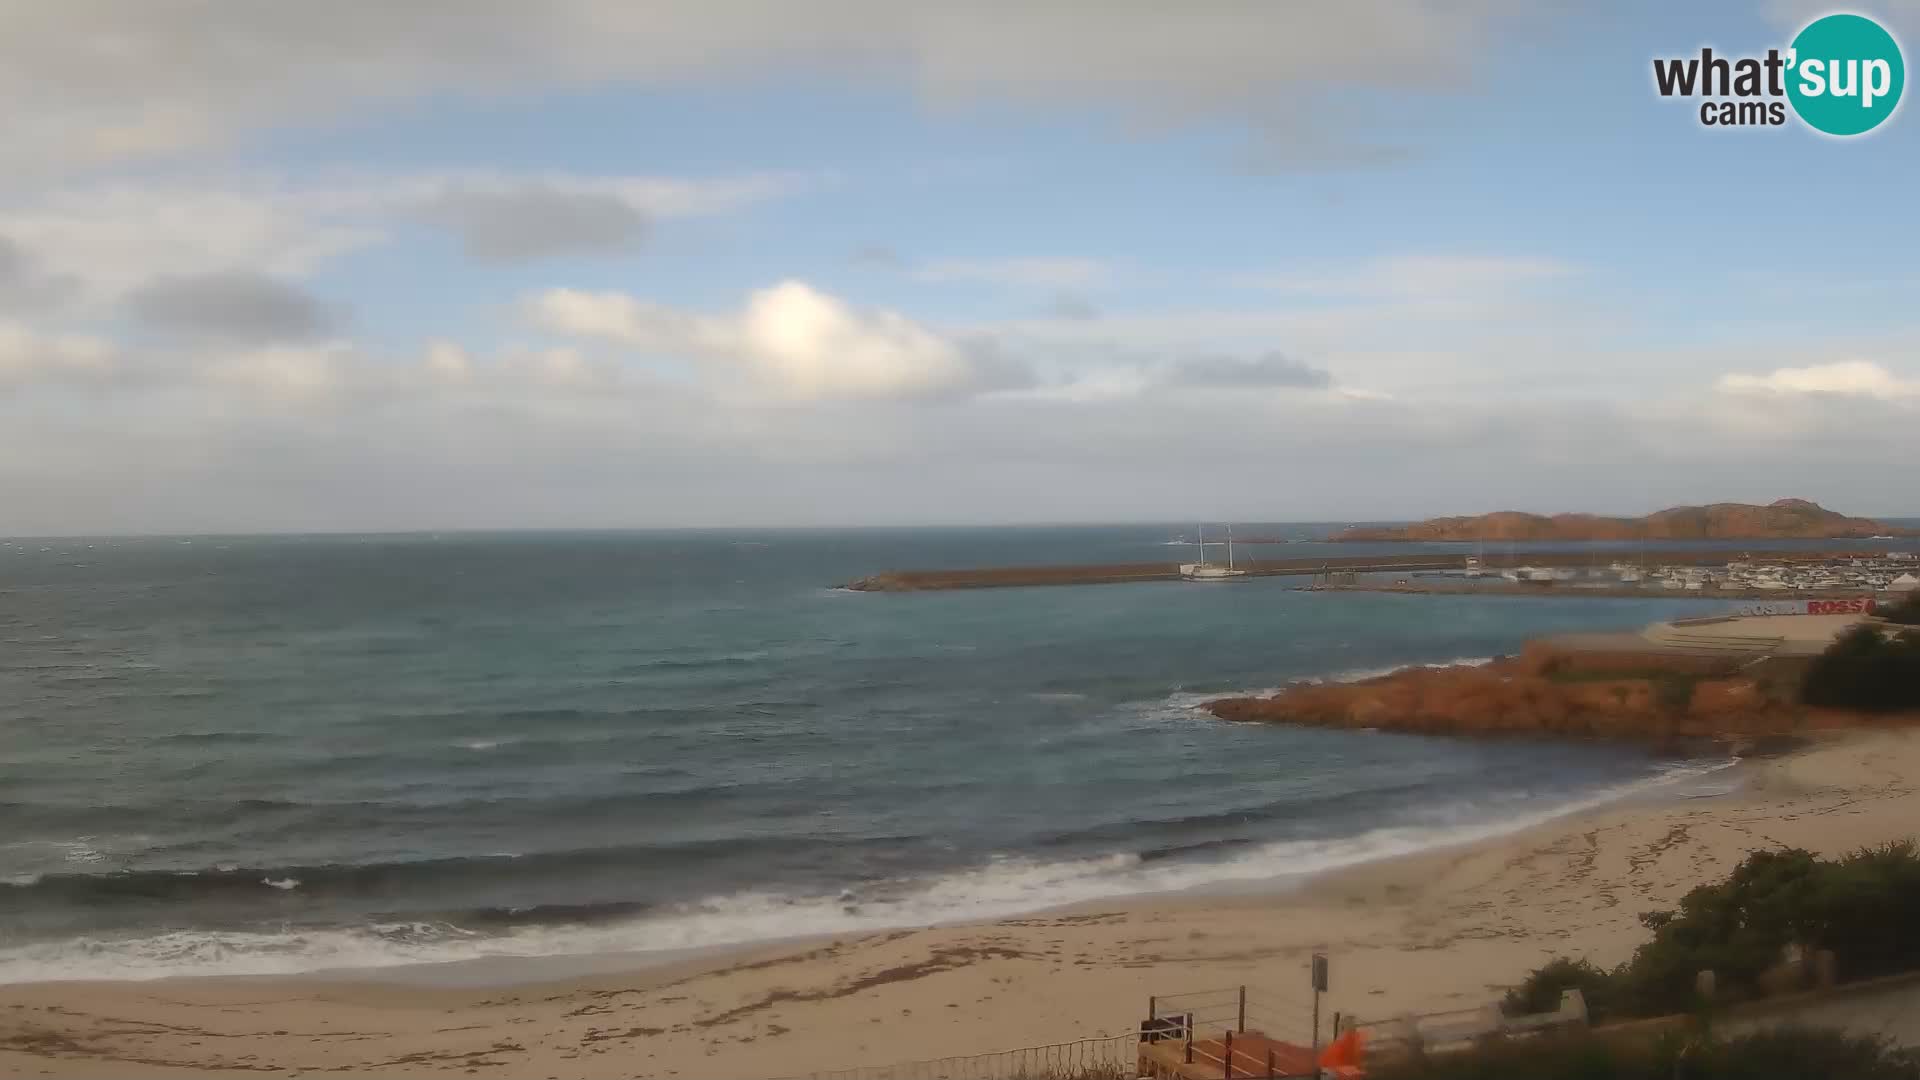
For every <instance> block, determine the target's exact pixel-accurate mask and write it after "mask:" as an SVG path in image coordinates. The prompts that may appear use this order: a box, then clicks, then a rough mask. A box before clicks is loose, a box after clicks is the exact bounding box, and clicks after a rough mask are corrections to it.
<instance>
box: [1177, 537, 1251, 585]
mask: <svg viewBox="0 0 1920 1080" xmlns="http://www.w3.org/2000/svg"><path fill="white" fill-rule="evenodd" d="M1195 535H1196V536H1197V537H1198V538H1199V539H1197V540H1196V541H1194V542H1195V543H1196V544H1197V545H1198V546H1199V548H1200V561H1199V562H1192V563H1181V564H1180V576H1181V577H1183V578H1185V579H1187V580H1188V581H1233V580H1235V579H1237V578H1243V577H1246V576H1247V572H1246V571H1245V570H1241V569H1238V568H1236V567H1235V566H1234V565H1233V526H1231V525H1229V526H1227V565H1225V566H1221V565H1219V564H1218V563H1210V562H1208V561H1207V531H1206V528H1205V527H1204V526H1201V527H1200V530H1199V532H1197V533H1195Z"/></svg>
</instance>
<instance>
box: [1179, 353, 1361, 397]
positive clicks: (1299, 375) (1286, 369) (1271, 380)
mask: <svg viewBox="0 0 1920 1080" xmlns="http://www.w3.org/2000/svg"><path fill="white" fill-rule="evenodd" d="M1166 382H1167V383H1169V384H1170V385H1175V386H1200V387H1219V388H1243V389H1261V388H1270V389H1271V388H1291V389H1301V390H1324V389H1326V388H1327V387H1329V386H1332V385H1333V376H1331V375H1329V374H1328V373H1327V372H1326V371H1324V370H1322V369H1320V368H1316V367H1312V366H1309V365H1307V364H1304V363H1302V362H1300V361H1298V360H1295V359H1293V358H1291V357H1289V356H1287V355H1285V354H1284V353H1280V352H1267V353H1263V354H1261V355H1259V356H1245V357H1242V356H1220V355H1212V356H1196V357H1191V358H1189V359H1185V360H1180V361H1177V362H1175V363H1174V364H1173V365H1172V366H1171V367H1170V368H1169V369H1168V370H1167V374H1166Z"/></svg>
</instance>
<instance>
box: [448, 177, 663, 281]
mask: <svg viewBox="0 0 1920 1080" xmlns="http://www.w3.org/2000/svg"><path fill="white" fill-rule="evenodd" d="M420 216H421V217H422V218H423V219H425V220H427V221H430V222H432V223H434V224H436V225H441V226H443V227H445V228H448V229H450V230H452V231H453V232H454V234H455V235H457V236H459V237H460V241H461V244H462V246H464V247H465V249H466V252H467V254H468V255H469V256H471V257H473V258H475V259H480V260H484V261H498V262H513V261H518V260H523V259H539V258H546V257H550V256H554V255H604V254H611V253H615V252H622V251H632V250H634V249H636V248H638V247H640V245H641V244H642V243H643V242H644V241H645V240H646V236H647V224H648V219H647V216H646V215H645V214H643V213H641V212H640V210H639V209H637V208H636V207H634V205H633V204H632V203H630V202H628V201H626V200H625V199H622V198H620V197H619V196H617V195H614V194H611V193H608V192H597V191H565V190H562V189H560V188H556V187H554V186H552V185H548V184H538V183H528V184H522V185H520V186H518V187H515V188H511V189H505V190H491V191H490V190H485V189H476V188H471V187H449V188H448V189H447V190H446V191H443V192H441V193H440V194H439V195H437V196H436V197H434V198H433V199H432V200H431V201H429V202H427V203H426V204H424V205H423V206H422V207H421V208H420Z"/></svg>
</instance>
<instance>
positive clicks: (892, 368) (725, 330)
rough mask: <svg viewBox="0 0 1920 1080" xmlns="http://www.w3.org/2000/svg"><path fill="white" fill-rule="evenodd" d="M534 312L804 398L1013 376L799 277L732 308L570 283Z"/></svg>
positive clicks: (893, 392)
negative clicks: (666, 301) (695, 307)
mask: <svg viewBox="0 0 1920 1080" xmlns="http://www.w3.org/2000/svg"><path fill="white" fill-rule="evenodd" d="M529 311H530V313H531V314H532V316H533V318H534V320H535V322H536V323H538V324H539V325H540V326H542V327H544V328H545V329H547V330H549V331H551V332H553V333H556V334H562V335H566V336H571V337H580V338H590V339H599V340H604V341H612V342H617V343H619V344H622V345H625V346H628V347H630V348H632V349H635V350H637V351H639V352H642V353H647V354H652V355H657V356H663V357H669V358H698V359H704V360H713V361H720V362H722V363H726V364H731V365H735V366H736V367H737V368H738V369H740V370H741V371H744V372H746V373H747V374H749V375H750V376H751V377H752V378H753V379H754V380H755V381H757V382H759V383H761V384H763V385H766V386H770V387H773V388H775V389H777V390H779V391H781V392H783V393H786V394H789V395H791V396H794V397H798V398H809V399H812V398H831V397H852V398H880V397H933V396H943V395H951V394H956V393H962V392H966V391H970V390H976V389H980V388H982V387H984V386H987V385H990V384H992V383H994V382H998V381H1003V380H1004V379H1005V378H1006V377H1007V376H1008V374H1009V369H1008V366H1007V365H1006V364H1005V363H1004V362H1002V361H1000V360H999V359H998V358H997V357H995V356H993V355H992V354H991V352H990V351H988V352H987V353H985V354H983V353H982V352H980V351H977V350H974V349H970V348H969V347H968V346H965V345H963V344H961V343H959V342H957V341H954V340H952V339H949V338H947V337H945V336H943V335H941V334H939V333H936V332H935V331H933V330H930V329H928V328H926V327H924V326H921V325H920V324H918V323H916V322H914V321H913V320H911V319H909V318H907V317H906V316H904V315H901V314H899V313H897V312H892V311H886V310H880V309H859V308H855V307H853V306H852V305H849V304H847V303H846V302H844V301H842V300H840V299H838V298H835V297H833V296H829V295H827V294H826V293H823V292H820V291H819V290H817V289H814V288H813V287H812V286H810V285H807V284H805V283H804V282H800V281H785V282H781V283H780V284H778V285H774V286H772V287H770V288H766V289H761V290H759V291H757V292H755V293H753V294H752V295H751V296H749V297H748V298H747V301H746V304H745V306H744V307H743V308H742V309H741V310H740V311H738V312H736V313H734V314H730V315H708V314H703V313H698V312H689V311H684V310H681V309H677V308H671V307H667V306H665V305H661V304H654V303H650V302H648V301H644V300H640V299H637V298H635V297H632V296H628V295H626V294H624V293H617V292H582V291H578V290H573V289H553V290H549V291H547V292H545V293H542V294H540V295H539V296H537V297H535V298H534V299H533V300H532V301H531V302H530V304H529Z"/></svg>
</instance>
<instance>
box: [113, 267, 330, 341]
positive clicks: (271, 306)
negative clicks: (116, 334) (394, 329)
mask: <svg viewBox="0 0 1920 1080" xmlns="http://www.w3.org/2000/svg"><path fill="white" fill-rule="evenodd" d="M125 306H126V310H127V313H128V314H129V315H131V316H132V317H133V318H134V319H136V320H137V321H139V322H140V323H142V324H144V325H146V326H148V327H151V328H152V329H155V330H159V331H161V332H163V333H167V334H176V335H179V336H181V337H185V338H188V339H193V340H202V341H222V342H236V343H252V342H278V341H305V340H311V339H313V338H318V337H322V336H325V335H326V334H328V333H330V332H331V331H332V330H333V329H334V327H335V324H336V320H335V318H334V316H333V314H332V312H331V311H329V310H328V308H327V307H326V306H325V305H324V304H322V303H320V302H319V301H318V300H316V299H315V298H314V297H313V296H311V295H310V294H308V293H307V292H306V291H305V290H302V289H300V288H297V287H295V286H293V285H290V284H288V283H286V282H284V281H280V280H278V279H275V278H272V277H268V276H266V275H264V274H254V273H247V272H244V271H233V272H221V273H212V274H198V275H184V276H173V277H164V278H159V279H157V280H155V281H154V282H152V283H151V284H148V285H145V286H142V287H141V288H139V289H136V290H135V291H133V292H132V293H130V294H129V295H128V296H127V299H126V302H125Z"/></svg>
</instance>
